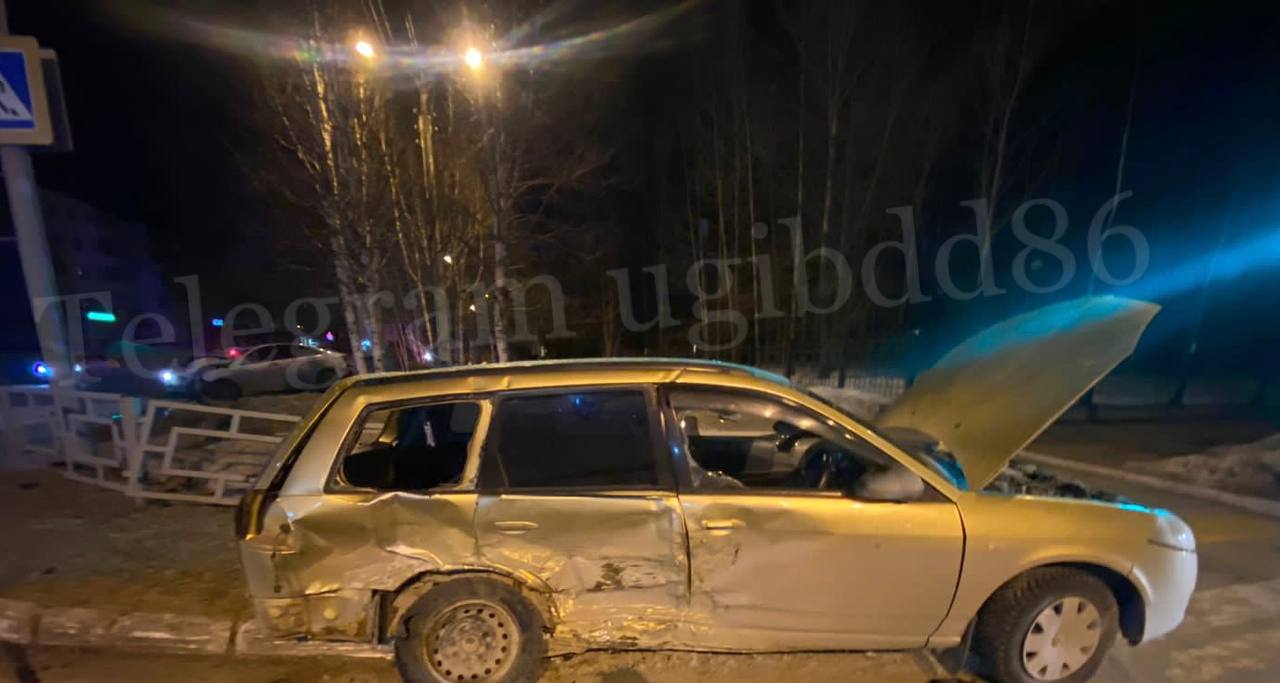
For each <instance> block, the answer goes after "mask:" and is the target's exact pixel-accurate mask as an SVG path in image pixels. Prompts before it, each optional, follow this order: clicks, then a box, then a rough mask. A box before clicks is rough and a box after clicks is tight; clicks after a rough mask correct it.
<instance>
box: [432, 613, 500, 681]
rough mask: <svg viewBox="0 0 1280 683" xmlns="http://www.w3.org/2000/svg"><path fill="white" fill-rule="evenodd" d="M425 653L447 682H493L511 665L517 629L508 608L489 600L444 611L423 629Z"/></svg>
mask: <svg viewBox="0 0 1280 683" xmlns="http://www.w3.org/2000/svg"><path fill="white" fill-rule="evenodd" d="M423 646H424V648H425V650H426V651H425V652H424V654H425V656H426V658H427V662H428V663H429V664H430V666H431V668H432V669H433V670H435V672H436V675H437V676H439V677H441V678H443V679H445V680H449V681H497V680H500V679H501V678H502V677H503V676H505V675H506V673H507V672H508V671H510V670H511V667H512V666H513V665H514V664H515V661H516V653H517V652H519V650H520V629H519V627H518V626H517V625H516V620H515V617H514V616H513V615H512V614H511V611H510V610H508V609H507V608H506V607H503V606H502V605H501V604H499V603H496V602H492V601H489V600H468V601H466V602H461V603H458V604H456V605H454V606H453V607H450V608H449V609H447V610H445V611H444V612H443V613H442V614H440V616H438V617H436V619H435V621H433V622H432V624H431V627H430V628H429V629H428V630H427V637H426V640H425V642H424V643H423Z"/></svg>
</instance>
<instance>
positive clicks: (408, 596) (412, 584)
mask: <svg viewBox="0 0 1280 683" xmlns="http://www.w3.org/2000/svg"><path fill="white" fill-rule="evenodd" d="M465 578H483V579H490V580H493V581H500V582H502V583H506V584H508V585H511V586H512V587H514V588H516V589H517V590H519V591H520V593H521V594H522V595H524V597H525V598H526V599H527V600H529V602H530V603H531V604H533V606H534V608H535V609H537V610H538V612H539V614H541V615H542V621H543V623H544V624H546V625H547V628H548V629H553V628H554V625H555V623H556V611H555V609H554V607H553V605H552V602H551V591H550V590H549V589H548V588H546V587H545V586H540V585H538V584H537V583H536V582H534V581H530V580H526V579H525V578H524V577H521V576H519V575H518V574H516V573H514V572H504V571H500V570H496V569H489V568H485V569H457V570H432V571H425V572H420V573H418V574H415V575H413V576H411V577H409V578H408V579H405V580H404V582H402V583H401V584H400V585H399V586H398V587H397V588H395V589H394V590H389V591H382V592H381V594H380V595H379V605H378V607H379V609H378V615H379V616H378V633H377V637H378V641H379V642H388V641H390V640H391V639H392V638H393V637H395V636H396V635H397V634H398V632H399V629H400V623H401V621H402V618H403V617H404V614H405V612H407V611H408V609H409V607H410V606H412V605H413V603H414V602H416V601H417V600H418V598H420V597H422V596H423V595H426V594H427V593H428V592H429V591H430V590H431V589H433V588H435V587H436V586H439V585H441V584H443V583H447V582H449V581H455V580H457V579H465Z"/></svg>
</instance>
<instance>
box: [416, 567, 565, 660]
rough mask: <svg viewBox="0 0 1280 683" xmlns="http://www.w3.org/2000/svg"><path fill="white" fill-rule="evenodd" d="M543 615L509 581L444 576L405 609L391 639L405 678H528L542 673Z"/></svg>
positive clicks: (543, 648) (543, 645) (544, 646)
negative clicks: (445, 579) (444, 577)
mask: <svg viewBox="0 0 1280 683" xmlns="http://www.w3.org/2000/svg"><path fill="white" fill-rule="evenodd" d="M542 631H543V620H542V615H541V614H540V613H539V612H538V610H537V609H536V608H535V607H534V606H533V605H532V604H530V602H529V600H528V599H526V598H525V597H524V596H523V595H521V594H520V591H518V590H516V589H515V588H514V587H512V586H511V585H510V584H506V583H503V582H501V581H495V580H493V579H486V578H480V577H474V578H462V579H454V580H452V581H446V582H445V583H442V584H440V585H438V586H436V587H435V588H432V589H431V590H429V591H427V593H426V594H425V595H423V596H422V597H421V598H418V601H417V602H415V603H413V605H412V606H411V607H410V608H409V609H408V611H407V612H406V614H405V617H404V621H403V623H402V626H401V629H400V633H399V635H398V636H397V637H396V640H395V650H396V666H397V668H399V669H400V675H401V676H402V677H403V678H404V680H405V681H408V682H409V683H458V682H461V681H477V682H482V683H531V682H532V681H536V680H537V679H538V676H539V675H540V674H541V672H542V667H543V657H544V656H545V655H546V643H545V642H544V641H543V638H542Z"/></svg>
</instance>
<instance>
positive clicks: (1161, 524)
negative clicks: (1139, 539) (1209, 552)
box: [1150, 510, 1196, 552]
mask: <svg viewBox="0 0 1280 683" xmlns="http://www.w3.org/2000/svg"><path fill="white" fill-rule="evenodd" d="M1153 513H1154V516H1155V520H1156V525H1155V533H1154V535H1153V536H1152V537H1151V539H1150V541H1151V543H1152V544H1153V545H1158V546H1160V547H1162V548H1169V549H1170V550H1182V551H1186V552H1195V549H1196V535H1195V534H1194V533H1193V532H1192V531H1191V527H1190V526H1188V525H1187V523H1186V522H1184V521H1182V518H1181V517H1179V516H1177V515H1175V514H1173V513H1172V512H1169V511H1168V510H1154V511H1153Z"/></svg>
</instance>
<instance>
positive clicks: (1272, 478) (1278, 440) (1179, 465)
mask: <svg viewBox="0 0 1280 683" xmlns="http://www.w3.org/2000/svg"><path fill="white" fill-rule="evenodd" d="M1124 467H1125V469H1128V470H1133V471H1137V472H1143V473H1146V474H1153V475H1157V476H1162V477H1168V478H1169V479H1174V480H1177V481H1182V482H1186V483H1189V484H1197V485H1200V486H1208V487H1210V488H1215V489H1219V490H1222V491H1229V492H1232V493H1242V494H1245V495H1252V496H1261V497H1264V498H1280V434H1272V435H1271V436H1268V437H1266V438H1263V439H1259V440H1258V441H1254V442H1252V443H1244V444H1229V445H1225V446H1217V447H1215V448H1210V449H1209V450H1207V451H1204V452H1203V453H1193V454H1190V455H1181V456H1176V457H1172V458H1162V459H1159V460H1145V461H1133V462H1128V463H1125V465H1124Z"/></svg>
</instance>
